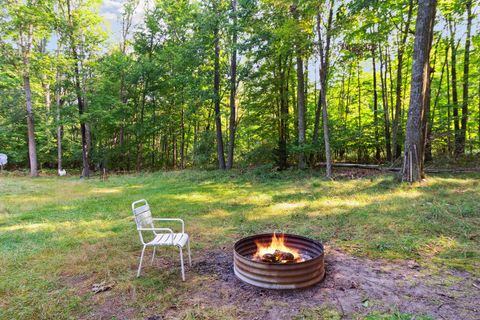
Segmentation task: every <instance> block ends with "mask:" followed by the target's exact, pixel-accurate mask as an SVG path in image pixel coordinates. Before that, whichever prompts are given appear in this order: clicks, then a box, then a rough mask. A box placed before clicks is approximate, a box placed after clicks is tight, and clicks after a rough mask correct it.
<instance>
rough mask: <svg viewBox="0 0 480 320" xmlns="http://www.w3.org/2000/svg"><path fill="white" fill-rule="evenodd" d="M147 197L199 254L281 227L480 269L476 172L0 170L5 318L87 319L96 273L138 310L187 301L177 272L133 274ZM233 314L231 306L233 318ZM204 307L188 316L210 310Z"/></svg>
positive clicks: (371, 250)
mask: <svg viewBox="0 0 480 320" xmlns="http://www.w3.org/2000/svg"><path fill="white" fill-rule="evenodd" d="M140 198H146V199H147V200H148V201H149V202H150V204H151V206H152V208H153V210H154V214H155V215H156V216H159V217H162V216H164V217H166V216H177V217H182V218H184V219H185V222H186V226H187V230H188V231H189V233H191V234H192V235H193V237H194V238H193V250H194V252H195V251H197V252H198V251H200V250H202V249H213V248H217V247H222V246H227V247H228V246H231V245H232V244H233V243H234V241H235V239H238V238H239V237H240V236H244V235H248V234H252V233H256V232H265V231H272V230H275V229H277V230H284V231H286V232H291V233H298V234H302V235H306V236H309V237H312V238H315V239H318V240H321V241H324V242H328V243H329V244H330V245H332V246H336V247H339V248H342V249H343V250H346V251H348V252H350V253H352V254H355V255H361V256H368V257H371V258H386V259H415V260H417V261H418V262H420V263H421V264H422V265H423V266H425V267H429V268H438V267H450V268H458V269H462V270H467V271H470V272H473V273H475V274H476V275H480V271H479V270H480V263H479V261H480V234H479V226H480V201H479V199H480V175H479V174H469V175H463V176H448V175H441V176H435V177H430V178H429V179H428V181H427V182H426V183H423V184H421V185H414V186H409V185H405V184H398V183H397V182H396V181H395V180H394V178H393V177H391V176H380V177H374V178H367V179H359V180H342V181H327V180H325V179H323V178H322V177H320V176H319V174H314V173H309V172H305V173H299V172H295V171H292V172H285V173H276V172H273V173H272V172H265V171H262V170H253V171H252V172H250V173H248V174H243V173H242V172H240V171H234V172H218V171H210V172H201V171H184V172H169V173H155V174H145V175H139V176H112V177H110V179H109V180H108V181H107V182H101V181H99V180H98V179H90V180H88V181H80V180H78V179H77V178H56V177H42V178H37V179H31V178H25V177H11V176H10V177H6V176H3V177H2V176H0V257H1V260H0V318H2V319H3V318H5V319H13V318H15V319H18V318H20V319H27V318H28V319H36V318H38V319H43V318H56V319H60V318H78V317H81V316H82V315H84V314H86V313H88V312H89V311H90V310H91V309H92V308H93V307H94V304H95V303H105V301H101V300H98V299H102V298H101V297H100V296H101V295H98V296H95V297H93V298H92V295H91V294H90V293H89V292H88V291H85V290H84V291H85V292H79V290H78V288H76V283H77V282H78V283H82V282H85V281H87V282H88V281H89V280H90V279H96V280H98V279H106V280H109V279H114V280H115V281H116V282H117V285H116V288H115V291H117V292H124V293H125V295H126V296H128V299H126V302H125V303H126V304H128V307H129V308H131V309H132V310H135V311H136V312H138V313H140V314H142V312H144V311H145V312H146V311H147V310H155V311H158V312H159V313H160V312H161V311H162V310H164V309H166V308H168V307H170V306H172V305H181V303H182V302H181V301H180V300H178V293H180V292H183V291H185V290H188V288H189V285H192V284H189V283H188V282H187V283H185V284H180V285H179V284H178V274H177V271H178V270H156V271H154V270H149V273H150V272H151V273H153V274H154V276H152V277H142V278H139V279H136V278H135V277H134V269H135V267H136V265H137V262H138V260H137V259H138V254H139V248H140V247H139V243H138V235H137V233H136V231H135V227H134V223H133V220H132V216H131V211H130V204H131V202H132V201H134V200H138V199H140ZM209 239H213V241H212V240H209ZM155 272H156V274H155ZM172 284H175V285H177V287H178V288H177V289H172V288H171V286H172ZM96 297H99V298H96ZM130 297H133V298H131V299H130ZM95 299H97V300H95ZM92 301H93V302H92ZM202 312H203V311H202ZM235 312H236V311H235V310H230V309H228V308H227V309H225V312H224V313H225V314H226V316H225V317H226V318H228V315H231V314H235ZM198 313H200V311H199V310H190V311H188V313H187V314H186V316H185V317H186V318H187V319H194V318H201V317H199V316H198ZM196 315H197V316H196ZM395 319H396V318H395ZM401 319H403V318H401Z"/></svg>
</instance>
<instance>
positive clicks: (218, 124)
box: [213, 26, 225, 169]
mask: <svg viewBox="0 0 480 320" xmlns="http://www.w3.org/2000/svg"><path fill="white" fill-rule="evenodd" d="M214 41H215V62H214V64H215V65H214V79H213V95H214V99H215V101H214V102H215V103H214V105H215V128H216V138H217V158H218V168H219V169H225V154H224V151H223V136H222V119H221V114H220V43H219V42H220V36H219V34H218V26H216V27H215V29H214Z"/></svg>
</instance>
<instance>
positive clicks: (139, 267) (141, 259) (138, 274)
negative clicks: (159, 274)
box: [137, 246, 146, 278]
mask: <svg viewBox="0 0 480 320" xmlns="http://www.w3.org/2000/svg"><path fill="white" fill-rule="evenodd" d="M145 247H146V246H143V249H142V254H141V255H140V264H139V265H138V271H137V278H138V277H140V270H141V269H142V261H143V254H144V253H145Z"/></svg>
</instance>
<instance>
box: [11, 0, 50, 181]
mask: <svg viewBox="0 0 480 320" xmlns="http://www.w3.org/2000/svg"><path fill="white" fill-rule="evenodd" d="M6 5H7V7H6V9H7V11H8V14H9V17H10V18H11V21H9V22H10V26H11V28H12V29H13V30H12V35H13V36H12V38H13V39H12V40H13V41H14V42H16V43H17V47H18V52H19V54H20V57H19V58H20V59H19V60H20V67H19V71H20V74H21V79H22V82H23V93H24V97H25V107H26V108H25V110H26V118H27V139H28V157H29V164H30V175H31V176H32V177H36V176H38V167H37V166H38V164H37V145H36V140H35V122H34V113H33V97H32V85H31V77H32V74H31V72H32V61H31V59H32V50H33V43H34V41H35V39H34V38H35V36H39V37H41V35H38V33H39V31H41V29H42V27H44V23H45V22H44V19H45V18H47V16H46V14H45V11H44V10H45V9H46V8H47V5H46V4H39V3H38V2H37V1H36V0H27V1H25V2H23V1H21V2H16V1H7V3H6Z"/></svg>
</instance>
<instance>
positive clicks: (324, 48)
mask: <svg viewBox="0 0 480 320" xmlns="http://www.w3.org/2000/svg"><path fill="white" fill-rule="evenodd" d="M332 21H333V0H331V1H330V8H329V13H328V22H327V26H326V30H325V31H326V32H325V33H326V39H325V44H324V43H323V40H322V32H321V28H320V26H321V17H320V13H318V14H317V32H318V45H319V55H320V70H319V77H320V97H319V100H320V101H321V104H322V121H323V140H324V144H325V162H326V172H325V174H326V176H327V178H331V177H332V157H331V154H330V132H329V124H328V106H327V78H328V68H329V64H330V41H331V29H332Z"/></svg>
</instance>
